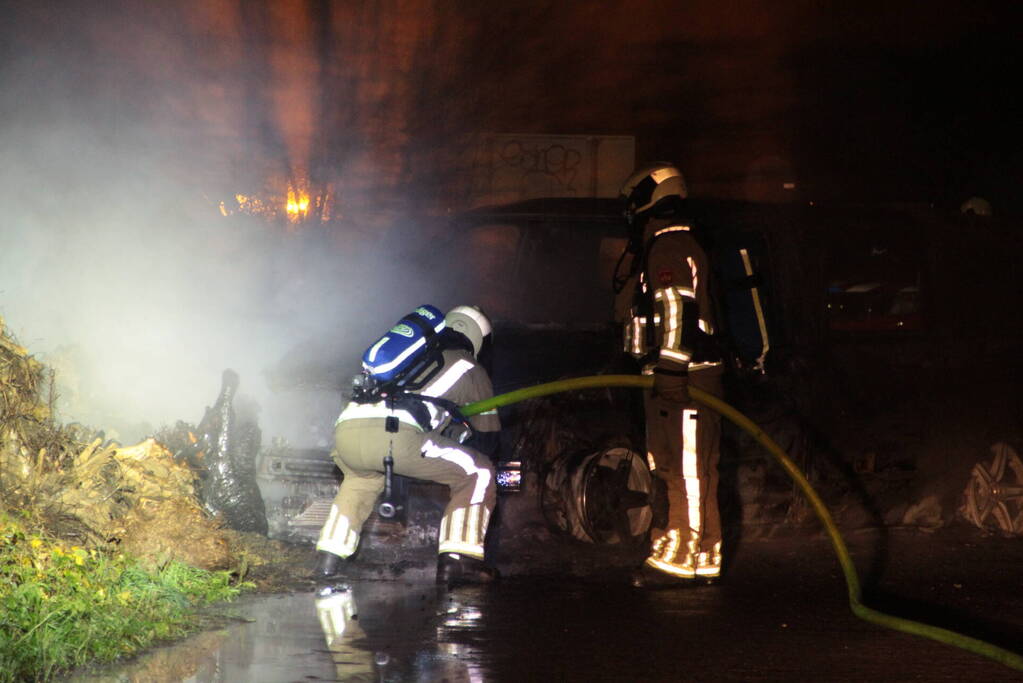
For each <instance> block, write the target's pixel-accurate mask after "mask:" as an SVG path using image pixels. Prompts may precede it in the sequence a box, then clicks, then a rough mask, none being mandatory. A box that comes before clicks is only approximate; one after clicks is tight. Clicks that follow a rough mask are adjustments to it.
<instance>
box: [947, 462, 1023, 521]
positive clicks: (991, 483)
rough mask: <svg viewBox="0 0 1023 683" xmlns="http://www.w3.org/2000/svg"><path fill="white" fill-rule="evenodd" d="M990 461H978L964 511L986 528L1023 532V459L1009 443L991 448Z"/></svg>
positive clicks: (963, 507) (970, 518)
mask: <svg viewBox="0 0 1023 683" xmlns="http://www.w3.org/2000/svg"><path fill="white" fill-rule="evenodd" d="M991 453H992V455H993V456H994V457H992V459H991V462H989V463H979V462H978V463H977V464H976V465H974V466H973V471H972V472H971V473H970V480H969V482H968V483H967V484H966V490H965V491H964V493H963V504H962V507H961V508H960V512H961V513H962V515H963V517H965V518H966V519H967V520H968V521H970V522H972V523H973V524H975V525H977V526H978V527H980V528H982V529H997V530H998V531H1001V532H1002V533H1005V534H1010V535H1021V534H1023V461H1021V460H1020V457H1019V455H1018V454H1017V453H1016V449H1014V448H1013V447H1012V446H1010V445H1009V444H1007V443H1001V442H1000V443H996V444H995V445H993V446H992V447H991Z"/></svg>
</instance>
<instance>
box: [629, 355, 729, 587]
mask: <svg viewBox="0 0 1023 683" xmlns="http://www.w3.org/2000/svg"><path fill="white" fill-rule="evenodd" d="M721 372H722V370H721V368H720V367H711V368H706V369H703V370H698V371H694V372H690V374H689V383H690V385H691V386H693V387H696V388H698V389H701V390H703V391H705V392H707V393H709V394H711V395H713V396H721V395H722V386H721ZM644 398H645V410H646V439H647V452H648V461H649V462H651V463H652V468H653V474H654V476H657V477H659V478H660V479H661V480H663V481H664V483H665V485H666V487H667V492H668V523H667V528H666V529H653V530H652V535H651V538H652V540H653V545H652V548H651V553H650V557H649V558H648V559H647V564H648V565H649V566H651V567H653V568H654V569H658V570H660V571H663V572H666V573H668V574H672V575H675V576H679V577H682V578H695V577H697V576H702V577H708V578H713V577H716V576H718V575H719V574H720V572H721V514H720V511H719V509H718V481H719V474H718V462H719V461H720V459H721V450H720V442H721V418H720V416H719V415H718V414H717V413H715V412H714V411H712V410H709V409H707V408H703V407H702V406H698V405H697V404H695V403H676V402H672V401H667V400H665V399H663V398H660V397H657V396H654V395H652V394H651V392H646V395H645V397H644Z"/></svg>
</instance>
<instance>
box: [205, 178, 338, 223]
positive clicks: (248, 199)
mask: <svg viewBox="0 0 1023 683" xmlns="http://www.w3.org/2000/svg"><path fill="white" fill-rule="evenodd" d="M333 203H334V195H333V192H331V190H330V188H324V190H323V191H322V192H320V193H318V194H311V193H310V192H309V191H308V190H306V189H305V188H304V187H303V186H302V185H297V184H289V185H288V189H287V192H286V193H283V194H281V195H266V196H264V197H258V196H255V195H245V194H240V193H239V194H236V195H235V196H234V197H233V199H229V200H226V201H222V202H220V204H219V207H218V208H219V209H220V214H221V215H222V216H225V217H226V216H230V215H232V214H236V213H244V214H248V215H250V216H262V217H263V218H267V219H271V220H272V219H277V218H284V219H285V220H286V221H287V222H289V223H292V224H295V225H298V224H300V223H306V222H309V221H313V220H318V221H320V222H327V221H329V220H330V218H331V213H332V208H333Z"/></svg>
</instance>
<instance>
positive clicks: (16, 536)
mask: <svg viewBox="0 0 1023 683" xmlns="http://www.w3.org/2000/svg"><path fill="white" fill-rule="evenodd" d="M244 587H245V586H244V585H242V586H237V585H232V584H231V582H230V577H229V574H228V572H209V571H204V570H201V569H196V568H194V567H191V566H188V565H185V564H182V563H180V562H175V561H171V562H166V563H163V564H162V565H161V566H158V567H148V566H146V565H144V564H142V563H141V562H140V561H139V560H137V559H135V558H132V557H127V556H125V555H122V554H117V553H108V552H102V551H99V550H96V549H85V548H80V547H76V546H69V545H67V544H65V543H62V542H61V541H59V540H57V539H53V538H48V537H46V536H43V535H40V534H33V533H31V532H29V531H28V530H26V528H25V526H24V525H23V524H22V523H20V522H19V521H18V520H17V519H15V518H14V517H12V516H10V515H8V514H5V513H3V512H0V682H2V683H7V682H9V681H25V680H34V681H46V680H50V679H52V678H54V677H56V676H58V675H60V674H64V673H67V672H68V671H70V670H72V669H74V668H76V667H79V666H82V665H84V664H89V663H98V662H107V661H111V660H114V659H116V658H118V657H122V656H126V655H130V654H133V653H136V652H138V651H139V650H142V649H144V648H146V647H148V646H150V645H152V644H154V643H156V642H158V641H160V640H163V639H167V638H173V637H177V636H181V635H184V634H186V633H188V632H190V631H193V630H195V629H196V628H197V627H198V625H199V622H198V620H197V618H196V616H195V608H196V607H198V606H200V605H204V604H208V603H211V602H217V601H221V600H229V599H231V598H233V597H234V596H236V595H237V594H238V593H239V592H240V591H241V590H242V588H244Z"/></svg>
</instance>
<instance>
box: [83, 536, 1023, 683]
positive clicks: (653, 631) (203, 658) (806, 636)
mask: <svg viewBox="0 0 1023 683" xmlns="http://www.w3.org/2000/svg"><path fill="white" fill-rule="evenodd" d="M847 542H848V544H849V546H850V550H851V552H852V554H853V556H854V558H855V561H856V564H857V566H858V570H859V574H860V577H861V579H862V580H863V582H864V586H865V602H866V603H867V604H869V605H870V606H872V607H874V608H876V609H880V610H883V611H886V612H888V613H891V614H896V615H899V616H907V617H912V618H916V619H919V620H922V621H926V622H928V623H931V624H935V625H939V626H943V627H945V628H950V629H953V630H956V631H959V632H963V633H966V634H969V635H971V636H974V637H979V638H983V639H986V640H988V641H990V642H993V643H995V644H997V645H999V646H1002V647H1006V648H1009V649H1013V650H1015V651H1017V652H1019V651H1023V591H1021V590H1020V587H1021V582H1020V578H1019V577H1020V575H1021V567H1023V539H1018V538H1000V537H995V536H985V535H982V534H981V533H980V532H978V531H977V530H975V529H968V528H953V529H943V530H939V531H937V532H934V533H929V534H927V533H921V532H919V531H914V530H908V529H887V530H867V531H860V532H851V533H850V534H848V535H847ZM726 569H727V573H726V578H725V580H724V581H723V582H722V583H721V584H720V585H717V586H709V587H699V588H688V589H672V590H664V589H662V590H650V589H637V588H634V587H632V586H631V585H630V584H629V582H628V580H627V575H626V574H625V573H622V572H620V571H618V569H615V568H611V569H610V570H606V571H594V572H592V573H591V574H590V575H585V574H584V575H579V573H578V572H576V573H575V574H574V575H569V574H566V573H558V572H557V571H554V572H549V573H545V574H527V573H518V572H515V570H514V569H513V573H512V575H510V576H505V577H504V578H502V580H501V581H499V582H498V583H496V584H493V585H489V586H483V587H480V586H473V587H462V588H456V589H453V590H445V589H442V588H438V587H437V586H435V585H434V584H433V583H432V581H431V578H432V577H431V576H430V568H429V567H423V568H421V569H420V570H411V571H407V572H405V573H404V574H403V575H402V576H400V577H397V578H396V579H395V580H379V579H369V578H352V579H350V580H347V581H346V582H343V583H339V584H338V585H336V586H335V587H334V588H333V590H330V589H328V587H323V586H314V585H312V584H309V585H308V586H306V587H300V588H299V590H297V591H295V592H292V593H288V594H275V595H262V596H250V597H247V598H245V599H244V600H242V601H240V602H239V603H236V604H234V605H230V606H228V607H226V608H222V609H221V610H220V613H221V615H222V616H223V615H226V619H227V620H228V621H226V622H224V625H222V626H221V627H220V628H218V629H216V630H214V631H212V632H209V633H206V634H202V635H200V636H198V637H196V638H192V639H189V640H187V641H184V642H182V643H179V644H177V645H175V646H172V647H169V648H160V649H159V650H156V651H153V652H151V653H149V654H147V655H146V656H144V657H141V658H139V659H137V660H134V661H132V662H129V663H126V664H124V665H121V666H119V667H117V668H115V669H107V670H104V671H98V672H93V673H91V674H89V675H80V676H79V677H78V678H76V679H75V680H89V681H145V680H154V681H156V680H174V681H190V682H191V681H194V682H196V683H200V682H202V683H206V682H214V681H217V682H220V681H230V682H234V681H253V682H260V683H263V682H265V683H271V682H278V681H281V682H283V681H315V680H323V681H336V680H340V681H471V682H473V683H476V682H481V681H712V680H713V681H811V680H812V681H1011V680H1023V673H1020V672H1016V671H1013V670H1011V669H1009V668H1007V667H1005V666H1003V665H1001V664H999V663H996V662H993V661H991V660H988V659H986V658H984V657H981V656H978V655H975V654H972V653H969V652H965V651H962V650H959V649H957V648H955V647H951V646H949V645H945V644H942V643H937V642H933V641H930V640H927V639H924V638H921V637H918V636H913V635H908V634H903V633H899V632H895V631H891V630H888V629H885V628H883V627H880V626H876V625H873V624H870V623H867V622H865V621H862V620H860V619H858V618H857V617H856V616H854V615H853V613H852V612H851V611H850V609H849V606H848V600H847V594H846V592H845V582H844V579H843V577H842V574H841V570H840V567H839V565H838V562H837V560H836V559H835V555H834V553H833V552H832V550H831V546H830V543H829V541H828V540H827V539H826V538H824V537H823V536H821V535H820V534H819V533H815V534H811V535H789V536H777V537H774V538H769V539H757V540H750V541H745V542H738V543H736V544H734V545H733V551H732V553H731V555H730V558H729V563H728V565H727V567H726Z"/></svg>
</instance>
